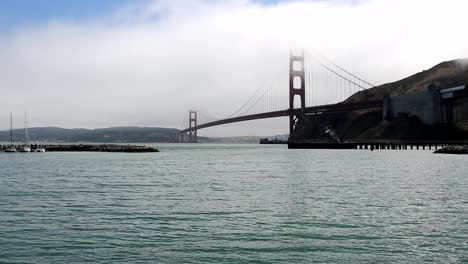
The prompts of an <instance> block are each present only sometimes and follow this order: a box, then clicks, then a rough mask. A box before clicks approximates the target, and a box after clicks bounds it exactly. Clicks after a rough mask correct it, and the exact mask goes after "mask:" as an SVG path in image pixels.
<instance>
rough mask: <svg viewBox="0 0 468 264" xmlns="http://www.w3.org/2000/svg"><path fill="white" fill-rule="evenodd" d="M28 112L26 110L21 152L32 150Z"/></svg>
mask: <svg viewBox="0 0 468 264" xmlns="http://www.w3.org/2000/svg"><path fill="white" fill-rule="evenodd" d="M27 120H28V119H27V116H26V112H24V144H23V146H21V147H20V149H19V151H20V152H31V146H30V145H29V135H28V121H27Z"/></svg>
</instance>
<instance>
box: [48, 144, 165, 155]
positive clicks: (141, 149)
mask: <svg viewBox="0 0 468 264" xmlns="http://www.w3.org/2000/svg"><path fill="white" fill-rule="evenodd" d="M43 147H44V148H45V150H46V151H47V152H57V151H75V152H129V153H146V152H159V150H157V149H155V148H152V147H147V146H132V145H115V144H76V145H58V144H53V145H44V146H43Z"/></svg>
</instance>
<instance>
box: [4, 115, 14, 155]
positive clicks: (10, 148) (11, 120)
mask: <svg viewBox="0 0 468 264" xmlns="http://www.w3.org/2000/svg"><path fill="white" fill-rule="evenodd" d="M5 152H9V153H11V152H16V148H15V146H13V113H10V146H8V147H7V148H6V149H5Z"/></svg>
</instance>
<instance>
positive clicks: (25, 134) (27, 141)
mask: <svg viewBox="0 0 468 264" xmlns="http://www.w3.org/2000/svg"><path fill="white" fill-rule="evenodd" d="M27 120H28V119H27V116H26V112H24V141H25V142H24V143H26V144H28V143H29V134H28V121H27Z"/></svg>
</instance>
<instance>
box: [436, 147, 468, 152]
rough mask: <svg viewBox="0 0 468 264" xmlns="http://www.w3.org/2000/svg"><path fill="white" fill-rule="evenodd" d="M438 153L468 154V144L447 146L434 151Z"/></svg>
mask: <svg viewBox="0 0 468 264" xmlns="http://www.w3.org/2000/svg"><path fill="white" fill-rule="evenodd" d="M434 153H437V154H468V145H455V146H445V147H443V148H441V149H439V150H436V151H434Z"/></svg>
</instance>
